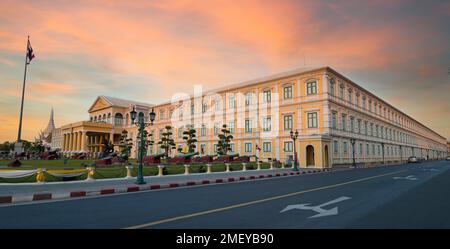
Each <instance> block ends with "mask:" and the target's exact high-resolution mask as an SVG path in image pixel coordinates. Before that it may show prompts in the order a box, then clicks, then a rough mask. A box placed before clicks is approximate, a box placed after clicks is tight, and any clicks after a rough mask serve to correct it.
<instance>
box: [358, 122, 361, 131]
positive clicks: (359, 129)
mask: <svg viewBox="0 0 450 249" xmlns="http://www.w3.org/2000/svg"><path fill="white" fill-rule="evenodd" d="M358 133H359V134H361V119H358Z"/></svg>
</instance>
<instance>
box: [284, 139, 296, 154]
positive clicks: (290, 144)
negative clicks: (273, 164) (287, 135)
mask: <svg viewBox="0 0 450 249" xmlns="http://www.w3.org/2000/svg"><path fill="white" fill-rule="evenodd" d="M293 151H294V143H293V142H292V141H288V142H284V152H293Z"/></svg>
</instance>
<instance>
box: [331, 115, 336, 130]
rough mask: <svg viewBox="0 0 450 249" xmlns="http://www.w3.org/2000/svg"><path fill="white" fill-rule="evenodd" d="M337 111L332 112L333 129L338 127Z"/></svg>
mask: <svg viewBox="0 0 450 249" xmlns="http://www.w3.org/2000/svg"><path fill="white" fill-rule="evenodd" d="M336 115H337V114H336V112H333V113H331V127H333V129H336V128H337V117H336Z"/></svg>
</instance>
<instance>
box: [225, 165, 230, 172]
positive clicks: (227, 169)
mask: <svg viewBox="0 0 450 249" xmlns="http://www.w3.org/2000/svg"><path fill="white" fill-rule="evenodd" d="M225 166H226V167H227V168H226V170H225V172H230V164H229V163H225Z"/></svg>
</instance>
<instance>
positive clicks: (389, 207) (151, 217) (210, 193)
mask: <svg viewBox="0 0 450 249" xmlns="http://www.w3.org/2000/svg"><path fill="white" fill-rule="evenodd" d="M449 169H450V162H449V161H429V162H424V163H418V164H404V165H399V166H387V167H379V168H369V169H354V170H342V171H335V172H330V173H319V174H311V175H300V176H289V177H278V178H272V179H264V180H257V181H244V182H236V183H227V184H217V185H209V186H208V185H207V186H193V187H186V188H179V189H164V190H157V191H155V190H153V191H149V192H136V193H130V194H117V195H111V196H104V197H96V198H83V199H75V200H72V199H71V200H64V201H52V202H41V203H28V204H20V205H11V206H2V207H0V228H450V212H448V210H450V198H449V196H450V170H449ZM327 202H331V203H329V204H328V205H322V204H326V203H327ZM301 204H309V205H303V206H301ZM289 205H297V206H290V207H291V208H292V209H290V210H287V211H284V212H282V210H285V209H286V208H287V207H288V206H289ZM313 208H314V209H313ZM288 209H289V208H288Z"/></svg>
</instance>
